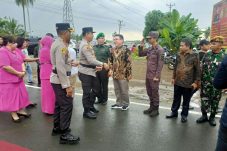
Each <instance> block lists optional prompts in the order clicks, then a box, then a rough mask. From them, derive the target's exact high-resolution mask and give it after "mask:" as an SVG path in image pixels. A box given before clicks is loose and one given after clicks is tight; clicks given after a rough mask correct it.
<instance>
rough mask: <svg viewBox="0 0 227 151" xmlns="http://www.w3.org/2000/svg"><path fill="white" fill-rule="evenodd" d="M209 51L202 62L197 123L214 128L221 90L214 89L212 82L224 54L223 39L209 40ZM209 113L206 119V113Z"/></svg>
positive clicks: (219, 37)
mask: <svg viewBox="0 0 227 151" xmlns="http://www.w3.org/2000/svg"><path fill="white" fill-rule="evenodd" d="M210 42H211V51H209V52H208V53H207V54H206V55H205V56H204V59H203V61H202V75H201V112H202V116H201V117H200V118H199V119H197V121H196V122H197V123H204V122H207V121H209V124H210V125H211V126H216V121H215V115H216V114H217V109H218V104H219V101H220V100H221V96H222V93H221V90H218V89H216V88H214V86H213V80H214V76H215V74H216V71H217V69H218V67H219V65H220V63H221V62H222V60H223V58H224V56H225V52H224V50H223V49H222V44H223V42H224V38H223V37H221V36H216V37H214V38H213V39H211V41H210ZM209 111H210V117H209V119H208V117H207V113H208V112H209Z"/></svg>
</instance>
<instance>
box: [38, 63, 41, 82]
mask: <svg viewBox="0 0 227 151" xmlns="http://www.w3.org/2000/svg"><path fill="white" fill-rule="evenodd" d="M37 80H38V84H39V85H40V84H41V80H40V65H39V64H37Z"/></svg>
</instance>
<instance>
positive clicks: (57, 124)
mask: <svg viewBox="0 0 227 151" xmlns="http://www.w3.org/2000/svg"><path fill="white" fill-rule="evenodd" d="M51 85H52V87H53V89H54V93H55V97H56V101H55V110H54V128H60V129H61V130H62V131H64V130H67V129H68V128H69V127H70V123H71V117H72V110H73V98H72V97H67V96H66V89H62V87H61V85H60V84H53V83H51Z"/></svg>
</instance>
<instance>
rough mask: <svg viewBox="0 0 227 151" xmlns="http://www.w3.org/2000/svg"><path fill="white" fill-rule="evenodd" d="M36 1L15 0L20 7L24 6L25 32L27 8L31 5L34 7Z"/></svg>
mask: <svg viewBox="0 0 227 151" xmlns="http://www.w3.org/2000/svg"><path fill="white" fill-rule="evenodd" d="M34 1H35V0H15V2H16V4H17V5H18V6H22V8H23V18H24V30H25V31H26V19H25V7H28V6H29V5H33V3H34Z"/></svg>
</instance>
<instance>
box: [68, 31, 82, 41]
mask: <svg viewBox="0 0 227 151" xmlns="http://www.w3.org/2000/svg"><path fill="white" fill-rule="evenodd" d="M71 38H72V39H74V40H76V41H77V42H78V41H80V40H82V35H78V34H75V33H73V34H72V35H71Z"/></svg>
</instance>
